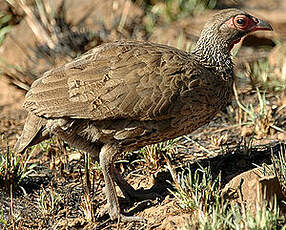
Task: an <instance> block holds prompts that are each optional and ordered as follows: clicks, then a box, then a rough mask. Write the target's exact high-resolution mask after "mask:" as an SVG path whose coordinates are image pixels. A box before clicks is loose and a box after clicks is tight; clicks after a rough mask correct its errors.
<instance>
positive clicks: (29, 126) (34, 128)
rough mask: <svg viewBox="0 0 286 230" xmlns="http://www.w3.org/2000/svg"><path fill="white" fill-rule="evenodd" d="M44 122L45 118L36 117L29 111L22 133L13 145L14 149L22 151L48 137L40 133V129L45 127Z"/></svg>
mask: <svg viewBox="0 0 286 230" xmlns="http://www.w3.org/2000/svg"><path fill="white" fill-rule="evenodd" d="M46 123H47V121H46V119H44V118H42V117H38V116H36V115H34V114H33V113H29V114H28V117H27V119H26V122H25V125H24V129H23V131H22V134H21V136H20V138H19V139H18V141H17V142H16V144H15V146H14V151H15V152H20V153H22V152H24V151H25V150H26V148H27V147H30V146H33V145H35V144H38V143H40V142H41V141H43V140H45V139H48V138H49V135H48V134H46V135H44V136H43V134H42V133H43V132H42V130H43V129H44V128H45V126H46Z"/></svg>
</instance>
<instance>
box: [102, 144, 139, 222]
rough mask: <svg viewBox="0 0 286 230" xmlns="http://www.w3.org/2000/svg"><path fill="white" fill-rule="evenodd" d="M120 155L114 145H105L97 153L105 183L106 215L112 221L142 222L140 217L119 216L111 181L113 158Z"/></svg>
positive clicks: (116, 199) (113, 185) (113, 186)
mask: <svg viewBox="0 0 286 230" xmlns="http://www.w3.org/2000/svg"><path fill="white" fill-rule="evenodd" d="M119 153H120V149H119V148H118V147H117V146H116V145H110V144H106V145H104V146H103V147H102V149H101V151H100V153H99V161H100V166H101V169H102V172H103V178H104V182H105V196H106V199H107V205H108V213H109V216H110V218H111V219H112V220H115V219H119V220H120V221H123V222H128V221H142V220H144V219H143V218H141V217H137V216H124V215H122V214H120V208H119V203H118V198H117V194H116V190H115V183H114V181H113V177H114V174H113V169H114V158H115V156H116V155H118V154H119Z"/></svg>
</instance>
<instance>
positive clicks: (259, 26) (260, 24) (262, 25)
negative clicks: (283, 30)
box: [252, 18, 273, 31]
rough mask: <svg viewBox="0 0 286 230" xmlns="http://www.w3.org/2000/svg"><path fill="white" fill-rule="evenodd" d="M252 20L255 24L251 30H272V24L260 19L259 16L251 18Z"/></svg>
mask: <svg viewBox="0 0 286 230" xmlns="http://www.w3.org/2000/svg"><path fill="white" fill-rule="evenodd" d="M253 21H254V22H255V24H256V25H255V26H254V28H253V30H252V31H257V30H273V28H272V26H271V25H270V24H269V23H268V22H265V21H263V20H262V19H259V18H253Z"/></svg>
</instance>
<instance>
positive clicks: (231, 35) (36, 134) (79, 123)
mask: <svg viewBox="0 0 286 230" xmlns="http://www.w3.org/2000/svg"><path fill="white" fill-rule="evenodd" d="M259 30H269V31H270V30H273V29H272V27H271V25H270V24H269V23H268V22H266V21H264V20H262V19H259V18H256V17H254V16H252V15H250V14H248V13H247V12H245V11H244V10H241V9H235V8H230V9H224V10H220V11H218V12H216V13H215V14H214V15H213V16H212V17H211V18H210V19H209V20H208V21H207V23H206V24H205V26H204V27H203V29H202V31H201V34H200V37H199V39H198V41H197V43H196V46H195V47H194V49H193V50H192V51H190V52H186V51H182V50H179V49H177V48H174V47H170V46H167V45H162V44H155V43H151V42H146V41H115V42H110V43H105V44H102V45H100V46H97V47H94V48H92V49H91V50H89V51H87V52H86V53H84V54H83V55H81V56H79V57H77V58H75V59H74V60H72V61H71V62H68V63H66V64H64V65H62V66H59V67H56V68H54V69H51V70H49V71H47V72H45V73H44V74H43V75H42V76H41V77H40V78H39V79H37V80H35V81H34V82H33V84H32V86H31V88H30V90H29V91H28V92H27V94H26V96H25V101H24V104H23V106H24V108H25V109H26V110H27V111H28V115H27V118H26V121H25V124H24V128H23V131H22V134H21V136H20V137H19V139H18V140H17V142H16V144H15V146H14V151H16V152H19V153H23V152H24V151H25V150H26V149H27V148H28V147H30V146H33V145H35V144H38V143H40V142H41V141H43V140H46V139H48V138H50V137H51V136H53V135H56V136H58V137H59V138H60V139H62V140H63V141H65V142H67V143H69V144H70V145H72V146H74V147H75V148H78V149H80V150H83V151H86V152H88V153H90V154H93V155H94V156H96V159H97V160H99V164H100V166H101V169H102V173H103V179H104V182H105V189H104V192H105V196H106V200H107V204H106V208H107V212H108V214H109V216H110V219H111V220H116V219H117V220H118V221H122V222H128V221H139V220H142V218H141V217H139V216H128V215H126V214H125V213H123V212H122V211H121V210H120V206H119V202H118V197H117V194H116V190H115V186H116V184H117V185H118V186H119V188H120V189H121V190H122V191H123V194H126V196H129V197H131V198H134V199H135V198H136V199H137V198H138V199H139V198H142V197H144V198H146V197H148V195H147V194H143V193H142V192H141V191H139V190H135V189H134V188H133V187H132V186H131V185H129V184H128V182H127V181H126V180H125V179H124V178H123V176H121V175H120V173H118V171H117V170H116V169H115V167H114V160H115V159H116V157H117V156H118V155H119V154H121V153H123V152H126V151H134V150H138V149H139V148H141V147H144V146H146V145H150V144H154V143H158V142H162V141H166V140H169V139H174V138H176V137H179V136H182V135H185V134H189V133H191V132H193V131H194V130H196V129H198V128H199V127H201V126H203V125H204V124H207V123H208V122H210V121H211V120H212V119H213V118H214V117H215V115H216V114H217V113H218V112H219V111H221V110H222V109H224V108H225V107H226V106H227V104H228V103H229V102H230V101H231V98H232V96H233V87H232V86H233V82H234V70H233V62H232V57H231V49H232V48H233V46H234V44H236V43H238V42H239V41H240V40H241V39H242V38H243V37H244V36H245V35H247V34H248V33H250V32H254V31H259Z"/></svg>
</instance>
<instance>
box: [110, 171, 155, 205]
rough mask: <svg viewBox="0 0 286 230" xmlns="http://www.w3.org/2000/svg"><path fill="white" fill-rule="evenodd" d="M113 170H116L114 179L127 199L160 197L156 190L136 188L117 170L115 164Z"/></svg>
mask: <svg viewBox="0 0 286 230" xmlns="http://www.w3.org/2000/svg"><path fill="white" fill-rule="evenodd" d="M113 172H114V179H115V182H116V184H117V185H118V186H119V188H120V190H121V191H122V193H123V195H124V196H125V197H126V198H127V199H131V200H139V201H141V200H149V199H151V200H152V199H156V198H157V197H159V194H157V193H156V192H154V191H151V190H141V189H138V190H135V189H134V188H133V187H132V186H131V185H130V184H129V183H128V182H127V181H126V180H125V179H124V178H123V177H122V176H121V174H120V173H119V172H118V171H117V169H116V168H115V167H114V166H113Z"/></svg>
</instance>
